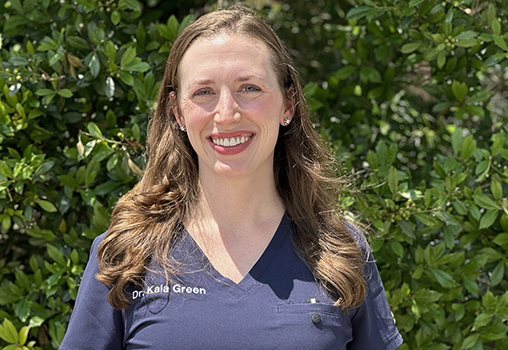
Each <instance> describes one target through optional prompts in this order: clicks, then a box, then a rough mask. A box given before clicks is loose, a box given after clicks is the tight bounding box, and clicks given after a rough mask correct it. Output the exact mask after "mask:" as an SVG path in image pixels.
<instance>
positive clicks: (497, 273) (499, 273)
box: [490, 261, 505, 287]
mask: <svg viewBox="0 0 508 350" xmlns="http://www.w3.org/2000/svg"><path fill="white" fill-rule="evenodd" d="M504 273H505V263H504V261H500V262H498V263H497V265H496V267H495V268H494V270H492V275H491V276H490V285H491V286H492V287H493V286H496V285H498V284H499V283H500V282H501V281H502V280H503V278H504Z"/></svg>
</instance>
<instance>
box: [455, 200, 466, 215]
mask: <svg viewBox="0 0 508 350" xmlns="http://www.w3.org/2000/svg"><path fill="white" fill-rule="evenodd" d="M452 205H453V208H454V209H455V211H456V212H457V213H459V214H460V215H467V207H466V205H465V204H464V203H463V202H462V201H460V200H458V199H456V200H454V201H453V202H452Z"/></svg>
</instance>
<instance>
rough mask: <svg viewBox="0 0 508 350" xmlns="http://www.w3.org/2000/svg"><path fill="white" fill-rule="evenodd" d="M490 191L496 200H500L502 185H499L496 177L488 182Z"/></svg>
mask: <svg viewBox="0 0 508 350" xmlns="http://www.w3.org/2000/svg"><path fill="white" fill-rule="evenodd" d="M490 191H491V192H492V195H493V196H494V199H495V200H496V201H500V200H501V199H502V198H503V187H502V186H501V183H500V182H499V181H497V180H496V179H494V180H492V182H491V183H490Z"/></svg>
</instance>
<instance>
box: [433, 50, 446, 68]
mask: <svg viewBox="0 0 508 350" xmlns="http://www.w3.org/2000/svg"><path fill="white" fill-rule="evenodd" d="M446 55H447V53H446V51H441V52H440V53H439V54H438V55H437V61H436V62H437V66H438V67H439V68H443V67H444V65H445V64H446Z"/></svg>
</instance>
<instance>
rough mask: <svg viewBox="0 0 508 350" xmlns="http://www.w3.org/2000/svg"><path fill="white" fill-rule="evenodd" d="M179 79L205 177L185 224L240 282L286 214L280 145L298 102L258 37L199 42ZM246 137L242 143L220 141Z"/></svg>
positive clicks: (180, 104)
mask: <svg viewBox="0 0 508 350" xmlns="http://www.w3.org/2000/svg"><path fill="white" fill-rule="evenodd" d="M179 83H180V87H181V88H180V90H179V96H178V99H177V103H175V104H174V106H173V112H174V113H175V116H176V118H177V120H178V122H179V124H180V125H185V127H186V129H187V135H188V137H189V140H190V142H191V144H192V147H193V148H194V150H195V151H196V153H197V155H198V164H199V180H200V198H199V205H198V206H197V207H196V209H195V211H194V212H193V213H191V214H190V215H189V217H188V219H187V220H186V222H184V224H185V226H186V228H187V231H189V233H190V234H191V236H192V237H193V238H194V240H195V241H196V243H197V244H198V245H199V246H200V248H201V249H202V250H203V252H204V253H205V255H206V256H207V257H208V259H209V260H210V263H211V264H212V265H213V266H214V267H215V269H216V270H217V271H219V273H221V274H222V275H223V276H225V277H228V278H230V279H231V280H232V281H234V282H237V283H238V282H240V281H241V280H242V279H243V278H244V277H245V275H246V274H247V273H248V272H249V271H250V269H251V268H252V266H253V265H254V264H255V262H256V261H257V260H258V259H259V257H260V256H261V254H262V253H263V251H264V250H265V248H266V246H267V245H268V243H269V242H270V240H271V238H272V237H273V234H274V233H275V230H276V229H277V227H278V224H279V223H280V220H281V219H282V216H283V214H284V206H283V204H282V202H281V200H280V198H279V197H278V195H277V190H276V187H275V181H274V175H273V160H274V149H275V144H276V143H277V138H278V133H279V128H280V127H281V125H284V124H283V121H284V118H286V117H288V118H291V117H292V116H293V113H294V107H293V104H292V102H291V101H290V100H288V99H286V98H285V96H284V95H285V92H284V93H283V91H281V88H280V86H279V84H278V81H277V75H276V72H275V69H274V67H273V63H272V60H271V56H270V52H269V49H268V47H267V46H266V44H264V43H263V42H261V41H259V40H257V39H253V38H250V37H245V36H238V35H226V34H222V35H218V36H215V37H212V38H207V39H200V40H198V41H197V42H195V43H193V44H192V46H191V47H190V48H189V49H188V50H187V52H186V53H185V55H184V56H183V59H182V61H181V62H180V65H179ZM242 137H243V138H244V141H245V142H244V143H241V144H238V145H234V146H224V145H222V146H221V145H217V144H216V143H219V140H220V139H222V140H225V139H228V142H229V140H230V139H231V138H234V139H235V140H236V139H237V138H238V139H239V140H240V141H241V138H242ZM214 140H215V142H214Z"/></svg>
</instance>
